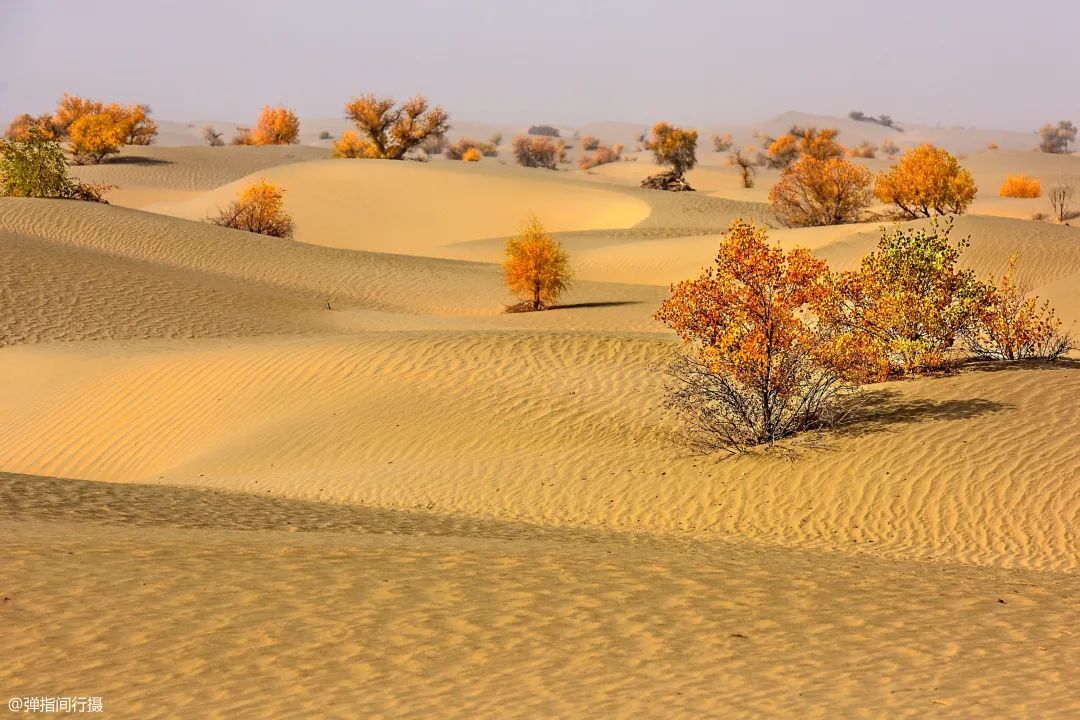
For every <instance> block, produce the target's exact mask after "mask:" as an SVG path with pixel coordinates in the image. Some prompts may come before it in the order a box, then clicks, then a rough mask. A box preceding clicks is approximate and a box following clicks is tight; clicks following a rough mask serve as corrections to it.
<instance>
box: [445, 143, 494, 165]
mask: <svg viewBox="0 0 1080 720" xmlns="http://www.w3.org/2000/svg"><path fill="white" fill-rule="evenodd" d="M469 150H475V151H476V152H477V153H478V154H479V155H482V156H484V157H495V156H496V155H498V154H499V153H498V150H497V149H496V147H495V143H491V142H481V141H479V140H472V139H470V138H461V139H460V140H458V141H457V142H455V143H449V144H447V145H446V146H445V148H444V149H443V153H444V154H445V155H446V157H447V158H448V159H449V160H464V159H465V154H466V153H467V152H468V151H469Z"/></svg>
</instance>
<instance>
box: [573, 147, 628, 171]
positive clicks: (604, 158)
mask: <svg viewBox="0 0 1080 720" xmlns="http://www.w3.org/2000/svg"><path fill="white" fill-rule="evenodd" d="M622 150H623V147H622V145H619V144H617V143H616V144H615V145H613V146H612V147H608V146H607V145H601V146H600V147H598V148H596V151H595V152H593V154H592V155H582V156H581V162H579V163H578V166H579V167H580V168H581V169H582V170H591V169H593V168H594V167H597V166H598V165H607V164H608V163H613V162H618V161H619V160H620V159H621V158H622Z"/></svg>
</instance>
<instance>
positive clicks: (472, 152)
mask: <svg viewBox="0 0 1080 720" xmlns="http://www.w3.org/2000/svg"><path fill="white" fill-rule="evenodd" d="M482 157H483V155H481V154H480V151H479V150H477V149H476V148H474V147H471V148H469V149H467V150H466V151H465V152H463V153H462V154H461V159H462V160H464V161H465V162H480V158H482Z"/></svg>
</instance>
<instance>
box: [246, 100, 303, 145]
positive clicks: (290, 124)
mask: <svg viewBox="0 0 1080 720" xmlns="http://www.w3.org/2000/svg"><path fill="white" fill-rule="evenodd" d="M298 142H300V118H298V117H297V116H296V113H294V112H293V111H292V110H289V109H288V108H285V107H270V106H269V105H265V106H263V109H262V112H261V113H259V121H258V123H256V124H255V129H254V130H248V129H247V128H237V133H236V136H235V137H234V138H233V140H232V144H233V145H292V144H294V143H298Z"/></svg>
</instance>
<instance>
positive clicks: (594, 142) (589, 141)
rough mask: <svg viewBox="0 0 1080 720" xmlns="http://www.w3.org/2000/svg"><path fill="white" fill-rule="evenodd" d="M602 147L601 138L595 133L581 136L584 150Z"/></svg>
mask: <svg viewBox="0 0 1080 720" xmlns="http://www.w3.org/2000/svg"><path fill="white" fill-rule="evenodd" d="M598 147H600V138H598V137H596V136H595V135H585V136H583V137H582V138H581V149H582V150H595V149H596V148H598Z"/></svg>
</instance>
